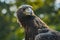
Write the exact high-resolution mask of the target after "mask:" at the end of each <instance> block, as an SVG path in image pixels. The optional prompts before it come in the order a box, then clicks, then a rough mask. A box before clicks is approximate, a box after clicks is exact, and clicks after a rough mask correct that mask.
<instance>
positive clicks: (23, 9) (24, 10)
mask: <svg viewBox="0 0 60 40" xmlns="http://www.w3.org/2000/svg"><path fill="white" fill-rule="evenodd" d="M17 15H18V16H20V17H22V16H32V15H34V12H33V10H32V6H30V5H21V6H20V7H19V8H18V10H17Z"/></svg>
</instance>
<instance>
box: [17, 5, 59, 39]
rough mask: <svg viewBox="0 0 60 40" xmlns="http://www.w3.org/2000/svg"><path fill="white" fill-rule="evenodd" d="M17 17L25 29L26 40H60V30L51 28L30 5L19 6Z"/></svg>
mask: <svg viewBox="0 0 60 40" xmlns="http://www.w3.org/2000/svg"><path fill="white" fill-rule="evenodd" d="M17 19H18V23H19V24H20V25H22V27H24V29H25V40H60V32H58V31H55V30H52V29H50V28H49V26H47V24H46V23H44V22H43V21H42V20H41V19H40V18H39V17H38V16H36V15H35V13H34V11H33V7H32V6H30V5H21V6H20V7H19V8H18V10H17Z"/></svg>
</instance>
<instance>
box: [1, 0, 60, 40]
mask: <svg viewBox="0 0 60 40" xmlns="http://www.w3.org/2000/svg"><path fill="white" fill-rule="evenodd" d="M22 4H29V5H31V6H33V10H34V12H35V14H36V15H37V16H39V17H40V18H41V19H42V20H43V21H44V22H45V23H46V24H47V25H48V26H49V27H50V28H52V29H55V30H57V31H60V0H0V40H23V38H24V28H22V27H20V26H19V24H18V23H17V19H16V11H17V8H18V7H19V6H20V5H22Z"/></svg>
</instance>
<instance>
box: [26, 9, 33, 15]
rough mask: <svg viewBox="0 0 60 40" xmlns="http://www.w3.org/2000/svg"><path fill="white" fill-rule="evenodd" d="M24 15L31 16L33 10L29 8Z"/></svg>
mask: <svg viewBox="0 0 60 40" xmlns="http://www.w3.org/2000/svg"><path fill="white" fill-rule="evenodd" d="M25 14H26V15H33V10H32V9H31V8H27V9H25Z"/></svg>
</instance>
